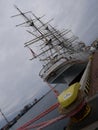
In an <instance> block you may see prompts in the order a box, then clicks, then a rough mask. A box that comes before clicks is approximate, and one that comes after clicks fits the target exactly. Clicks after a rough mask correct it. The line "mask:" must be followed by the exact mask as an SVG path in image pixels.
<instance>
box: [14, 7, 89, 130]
mask: <svg viewBox="0 0 98 130" xmlns="http://www.w3.org/2000/svg"><path fill="white" fill-rule="evenodd" d="M15 8H16V9H17V10H18V11H19V14H17V15H14V16H13V17H15V16H19V15H22V16H23V17H24V19H25V22H23V23H20V24H19V25H17V26H20V25H24V24H27V25H28V26H29V27H31V29H33V31H30V30H27V32H28V33H30V34H31V35H32V36H33V37H34V38H33V39H31V40H30V41H27V42H26V43H25V44H24V46H25V47H28V48H29V50H30V51H31V53H32V58H31V59H30V60H33V59H35V58H39V60H40V61H41V62H42V69H41V71H40V72H39V76H40V77H41V78H42V79H43V80H44V81H45V82H47V83H48V84H49V86H50V84H58V83H64V84H65V83H68V84H69V86H68V88H67V89H65V90H64V91H63V92H62V93H61V94H59V95H56V98H57V99H58V102H57V103H56V104H54V105H53V106H51V107H50V108H49V109H47V110H45V111H44V112H43V113H41V114H40V115H38V116H36V117H35V118H34V119H32V120H31V121H30V122H28V123H26V124H24V125H23V126H22V127H20V128H19V130H20V129H21V130H22V129H25V128H26V127H27V128H28V129H29V128H30V129H31V128H36V127H38V129H37V130H41V129H42V128H44V127H46V126H48V125H50V124H52V123H54V122H56V121H58V120H60V119H63V118H65V117H71V119H72V120H74V121H76V122H78V121H81V120H83V119H84V118H85V117H86V116H87V115H88V114H89V113H90V110H91V109H90V107H89V105H88V103H87V102H86V99H87V97H88V85H87V84H88V80H89V72H90V66H91V58H90V59H89V58H88V57H89V55H90V48H89V47H88V46H86V45H85V44H84V43H83V42H81V41H79V39H78V37H76V36H74V35H73V33H72V32H71V30H68V29H66V30H62V31H59V30H58V29H56V28H54V27H53V26H51V25H50V22H51V21H52V19H51V20H50V21H48V22H46V23H44V22H43V21H42V18H43V16H42V17H37V16H36V15H35V14H34V13H32V12H31V11H29V12H25V13H23V12H22V11H21V10H20V9H19V8H18V7H17V6H15ZM27 14H30V18H29V16H28V15H27ZM31 16H32V17H33V18H31ZM31 46H33V47H34V48H35V46H37V51H36V53H35V50H33V49H32V48H31ZM87 48H89V49H87ZM37 53H38V54H37ZM50 87H51V86H50ZM51 88H52V87H51ZM52 90H53V91H54V88H52ZM54 92H56V91H54ZM57 107H58V109H59V112H60V113H61V114H62V115H61V116H60V117H57V118H55V119H51V120H50V121H45V122H41V123H39V124H35V125H34V126H32V127H29V125H31V123H34V122H35V121H36V120H38V119H40V118H41V117H43V116H45V115H46V114H48V113H49V112H51V111H52V110H54V109H56V108H57ZM80 113H82V114H80Z"/></svg>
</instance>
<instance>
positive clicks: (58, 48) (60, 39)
mask: <svg viewBox="0 0 98 130" xmlns="http://www.w3.org/2000/svg"><path fill="white" fill-rule="evenodd" d="M15 8H16V9H17V10H18V12H19V14H17V15H14V16H12V17H15V16H19V15H22V16H23V18H24V19H25V22H23V23H20V24H19V25H17V26H21V25H24V24H28V25H29V27H32V29H33V31H29V30H27V32H28V33H30V34H31V35H32V36H33V37H34V38H33V39H31V40H29V41H27V42H25V44H24V46H25V47H28V46H31V45H32V46H33V45H38V46H39V51H38V52H39V53H38V52H37V53H38V54H36V56H33V57H32V58H31V60H33V59H35V58H37V57H39V58H40V61H42V62H43V63H44V65H47V64H48V63H49V64H51V65H52V64H54V63H55V62H56V60H59V58H61V57H62V58H64V59H68V57H69V56H70V54H72V53H76V50H75V49H74V48H73V46H72V44H74V42H75V41H77V39H78V37H76V36H73V35H71V36H70V37H67V35H68V34H71V30H68V29H66V30H62V31H59V30H57V29H56V28H54V27H53V26H51V25H50V24H49V23H50V22H51V21H52V20H53V19H51V20H49V21H48V22H46V23H44V22H43V21H42V20H41V19H42V18H43V17H44V15H43V16H42V17H37V16H36V15H35V14H34V13H32V12H31V11H28V12H25V13H23V12H22V11H21V10H20V9H19V8H18V7H17V6H16V5H15ZM27 13H28V14H30V15H31V16H32V18H29V17H28V16H27ZM32 52H33V50H32Z"/></svg>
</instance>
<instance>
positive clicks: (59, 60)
mask: <svg viewBox="0 0 98 130" xmlns="http://www.w3.org/2000/svg"><path fill="white" fill-rule="evenodd" d="M67 60H68V59H67V58H66V57H63V56H62V57H60V58H58V59H56V60H54V61H53V62H49V63H48V64H46V65H44V66H43V68H42V69H41V71H40V72H39V76H40V77H41V78H43V77H45V75H46V72H47V71H48V70H51V68H52V67H56V66H57V65H58V62H60V63H59V64H61V63H63V62H65V61H67Z"/></svg>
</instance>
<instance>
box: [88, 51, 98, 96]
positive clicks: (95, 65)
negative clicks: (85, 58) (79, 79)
mask: <svg viewBox="0 0 98 130" xmlns="http://www.w3.org/2000/svg"><path fill="white" fill-rule="evenodd" d="M97 92H98V50H97V51H96V52H95V53H94V54H93V59H92V63H91V71H90V92H89V96H93V95H95V94H96V93H97Z"/></svg>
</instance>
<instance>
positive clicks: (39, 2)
mask: <svg viewBox="0 0 98 130" xmlns="http://www.w3.org/2000/svg"><path fill="white" fill-rule="evenodd" d="M14 4H15V5H17V6H18V7H19V8H20V9H21V10H23V11H29V10H31V11H33V12H34V13H35V14H36V15H38V16H40V15H43V14H46V18H47V20H49V19H50V18H54V22H53V24H54V25H58V27H59V28H70V29H72V31H73V33H74V34H75V35H77V36H79V37H80V40H82V41H84V42H85V43H86V44H90V43H91V42H92V41H93V40H95V39H96V38H97V37H98V13H97V12H98V0H28V1H27V0H0V107H1V109H2V110H3V112H4V113H5V114H6V115H7V116H8V115H9V114H12V112H13V113H14V112H16V111H17V110H19V109H20V108H21V106H23V105H24V104H25V103H27V102H29V100H30V99H33V98H34V97H35V96H36V95H38V96H39V95H41V94H43V93H44V92H45V90H46V86H45V84H44V83H43V82H42V80H41V79H40V77H39V76H38V72H39V71H40V62H38V61H34V62H31V61H29V58H30V56H31V55H30V53H29V50H28V49H26V48H24V42H26V41H28V40H30V38H31V37H30V36H29V35H28V34H27V32H26V31H25V30H26V29H27V28H26V29H25V28H22V27H18V28H16V27H15V25H16V24H18V23H20V19H19V18H14V19H11V18H10V17H11V16H12V15H14V14H17V13H18V12H17V10H16V9H15V8H14V6H13V5H14ZM0 120H1V116H0Z"/></svg>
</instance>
